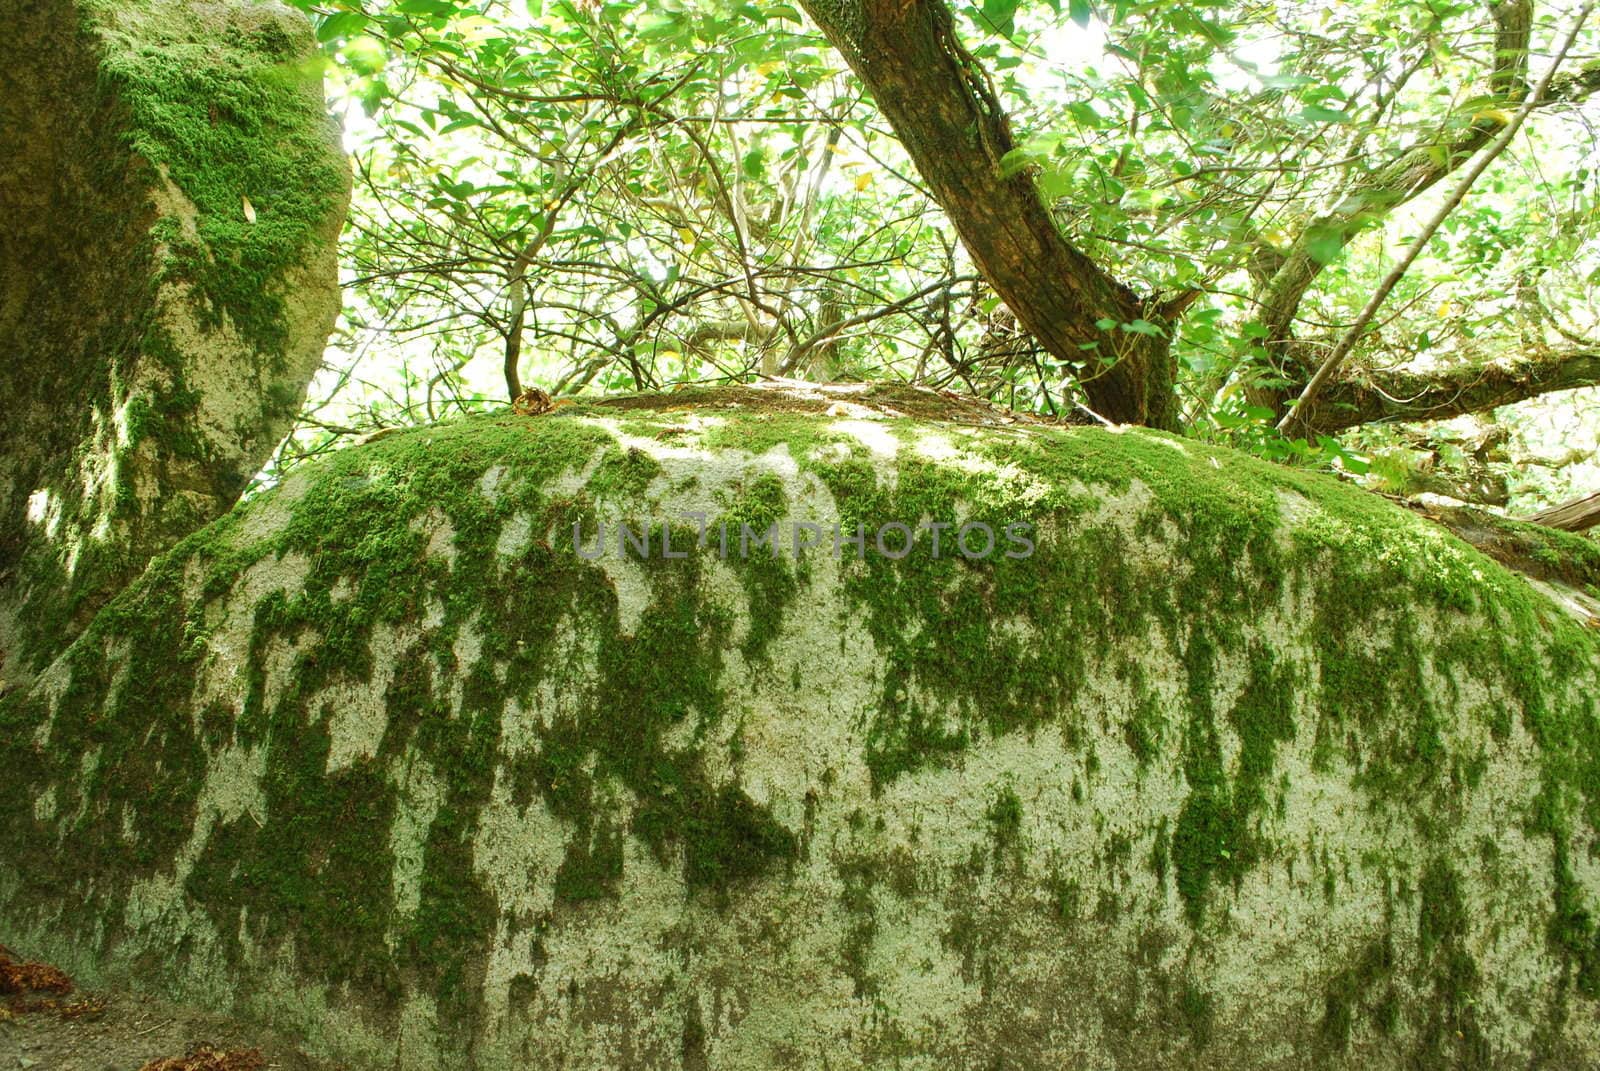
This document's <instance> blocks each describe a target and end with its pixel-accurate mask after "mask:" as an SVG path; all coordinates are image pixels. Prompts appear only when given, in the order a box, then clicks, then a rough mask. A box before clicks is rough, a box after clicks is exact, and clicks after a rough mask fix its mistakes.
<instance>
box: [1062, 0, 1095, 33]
mask: <svg viewBox="0 0 1600 1071" xmlns="http://www.w3.org/2000/svg"><path fill="white" fill-rule="evenodd" d="M1056 10H1057V11H1060V8H1057V9H1056ZM1067 17H1068V18H1070V19H1071V20H1072V21H1073V22H1076V23H1077V24H1078V25H1079V26H1082V27H1084V28H1085V29H1087V28H1088V26H1089V20H1090V19H1091V18H1093V17H1094V8H1093V7H1092V6H1091V5H1090V4H1089V0H1072V2H1071V4H1070V5H1069V6H1068V8H1067Z"/></svg>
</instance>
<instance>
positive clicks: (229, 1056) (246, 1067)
mask: <svg viewBox="0 0 1600 1071" xmlns="http://www.w3.org/2000/svg"><path fill="white" fill-rule="evenodd" d="M266 1066H267V1061H266V1060H265V1059H263V1058H262V1056H261V1050H260V1049H229V1050H228V1051H226V1052H224V1051H222V1050H221V1049H215V1048H212V1047H211V1046H210V1045H204V1044H202V1045H195V1046H192V1047H191V1048H190V1049H189V1054H188V1055H187V1056H169V1057H167V1058H165V1059H160V1060H151V1061H150V1062H149V1063H147V1064H145V1065H144V1066H143V1067H141V1068H139V1071H263V1069H264V1068H265V1067H266Z"/></svg>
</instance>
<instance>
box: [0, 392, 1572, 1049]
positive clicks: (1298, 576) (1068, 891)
mask: <svg viewBox="0 0 1600 1071" xmlns="http://www.w3.org/2000/svg"><path fill="white" fill-rule="evenodd" d="M896 412H901V413H911V414H917V415H918V416H920V417H922V418H923V419H914V418H913V417H911V416H897V415H894V414H895V413H896ZM939 416H942V417H943V419H933V418H934V417H939ZM688 514H694V515H697V516H693V517H690V516H686V515H688ZM702 518H703V521H702ZM945 523H949V524H952V525H954V526H955V527H946V528H939V529H934V528H933V527H931V525H933V524H945ZM774 524H776V525H777V526H778V540H777V541H778V543H779V545H780V548H781V549H782V550H783V553H782V554H780V555H773V554H771V553H769V552H768V546H767V544H765V543H762V544H760V545H757V543H756V541H755V537H758V536H760V535H762V534H765V533H766V532H768V531H769V529H770V527H771V526H772V525H774ZM804 524H815V525H817V526H818V527H817V528H816V529H811V528H805V527H798V528H797V527H796V526H797V525H804ZM978 524H983V525H987V526H988V527H989V529H990V530H992V531H993V532H994V533H995V534H996V537H997V538H996V542H995V545H994V547H993V548H992V549H989V550H988V552H987V553H985V552H984V551H985V549H986V540H985V539H984V538H983V530H982V529H981V528H979V527H975V526H976V525H978ZM619 525H622V526H625V527H626V529H627V532H628V533H629V535H627V536H624V535H619V531H620V529H619V528H618V526H619ZM702 525H703V528H702ZM835 525H839V526H840V529H839V531H840V533H841V535H843V536H849V535H852V534H854V532H855V531H856V526H857V525H861V526H863V530H864V536H863V541H862V544H861V547H860V549H859V550H858V549H857V546H856V545H855V544H854V543H853V542H850V541H845V542H843V543H842V546H841V547H840V550H841V553H840V554H839V555H838V556H837V557H836V556H835V554H834V553H833V549H834V548H833V532H834V526H835ZM897 525H904V526H906V529H910V530H911V534H912V535H913V537H914V538H913V539H912V541H911V543H910V546H909V552H907V553H903V554H902V551H905V550H906V549H907V547H906V529H901V528H898V527H896V526H897ZM961 525H969V526H973V527H968V528H967V529H966V530H965V532H964V533H963V531H962V529H961V527H960V526H961ZM1016 525H1021V526H1026V527H1021V528H1009V530H1008V526H1016ZM575 526H576V529H577V533H578V536H579V538H578V539H577V540H576V542H575V537H574V527H575ZM600 526H604V530H605V531H607V532H608V533H610V534H609V535H608V536H607V537H606V538H607V543H606V544H605V551H606V552H605V553H604V554H599V555H598V556H597V554H596V552H597V543H596V538H595V536H596V530H597V528H599V527H600ZM724 532H727V533H728V535H727V536H724V534H723V533H724ZM819 533H820V534H819ZM880 533H881V534H882V535H883V537H884V539H883V545H882V547H881V548H880V547H879V545H878V537H879V535H880ZM936 535H937V536H938V538H939V539H940V540H941V544H940V550H939V552H938V553H935V551H934V539H935V536H936ZM963 536H964V537H965V538H963ZM797 540H798V541H799V542H803V543H810V544H814V545H813V546H812V547H811V548H810V549H809V550H808V551H806V552H805V553H804V554H803V555H801V556H799V557H796V556H795V555H794V554H792V553H790V551H791V550H792V548H793V545H794V543H795V542H796V541H797ZM645 543H647V545H648V548H649V550H648V552H647V553H640V552H639V550H638V549H637V548H638V547H639V546H640V545H641V544H645ZM724 547H726V550H724ZM669 550H670V552H671V553H672V554H673V555H681V556H673V557H669V556H667V552H668V551H669ZM963 551H965V553H963ZM1597 678H1600V644H1597V642H1596V637H1595V635H1594V634H1593V633H1592V632H1591V631H1590V630H1587V629H1585V628H1584V627H1582V626H1581V625H1580V624H1579V623H1578V622H1577V621H1576V620H1575V619H1574V618H1573V617H1571V616H1570V615H1568V614H1566V613H1564V612H1563V611H1562V610H1561V609H1560V608H1559V607H1557V606H1556V605H1555V604H1554V603H1553V602H1551V601H1550V600H1548V599H1547V598H1545V596H1543V595H1542V594H1540V593H1539V592H1538V591H1537V590H1535V589H1534V588H1532V587H1530V586H1528V585H1527V584H1526V582H1525V581H1524V580H1523V579H1521V578H1520V577H1518V576H1515V575H1513V574H1511V573H1509V572H1507V571H1506V570H1505V569H1504V568H1503V567H1501V566H1500V565H1498V564H1496V563H1495V562H1493V561H1491V560H1490V559H1488V558H1486V557H1484V556H1482V555H1481V554H1479V553H1478V552H1476V551H1475V550H1473V549H1471V548H1469V547H1467V546H1466V545H1465V544H1463V543H1461V542H1459V541H1458V540H1456V539H1455V538H1454V537H1452V536H1450V535H1449V534H1448V533H1446V532H1444V531H1443V530H1441V529H1439V528H1437V527H1436V526H1433V525H1431V524H1429V523H1428V522H1426V521H1424V520H1422V519H1420V518H1418V517H1415V516H1412V515H1410V514H1408V513H1406V512H1405V511H1403V510H1400V509H1398V508H1396V507H1393V506H1391V505H1389V504H1387V503H1385V502H1383V501H1382V500H1380V499H1376V498H1374V497H1372V496H1368V495H1365V494H1363V493H1361V492H1357V491H1353V490H1350V489H1348V488H1344V487H1341V486H1339V485H1337V484H1335V483H1333V482H1332V481H1329V480H1325V479H1322V478H1319V477H1315V476H1307V475H1298V474H1295V473H1292V472H1288V471H1285V470H1281V469H1277V468H1273V467H1270V466H1266V465H1263V464H1260V463H1257V462H1255V461H1252V460H1250V459H1248V458H1245V457H1242V456H1239V455H1235V454H1231V453H1227V452H1223V451H1217V450H1213V449H1210V448H1207V447H1203V446H1200V445H1197V444H1194V443H1188V442H1184V441H1181V440H1179V439H1176V438H1173V437H1170V436H1165V435H1161V434H1158V433H1151V432H1143V431H1133V430H1129V431H1121V432H1117V431H1109V430H1103V429H1098V428H1082V429H1068V428H1053V427H1038V426H1023V425H998V426H996V425H987V426H980V424H979V422H978V419H977V418H976V417H975V416H973V414H971V413H969V412H967V411H966V410H964V409H961V408H959V407H955V406H946V405H945V403H943V402H941V401H940V400H939V399H938V398H937V397H936V396H932V395H925V394H921V393H918V392H910V391H903V392H893V391H890V392H883V391H881V390H880V391H876V392H866V393H861V394H857V395H835V396H832V397H821V398H820V399H819V398H818V397H816V396H814V395H802V396H796V395H794V394H790V393H785V392H772V391H766V392H760V391H741V390H726V391H720V392H701V393H684V394H677V395H670V396H665V397H660V398H647V399H631V400H626V401H623V402H620V403H616V404H609V405H605V404H595V405H583V406H572V407H567V408H563V409H559V410H557V411H556V412H554V413H552V414H549V415H546V416H541V417H533V418H526V417H515V416H509V415H508V416H505V417H499V418H484V419H475V420H468V421H463V422H460V423H455V424H449V425H444V426H440V427H434V428H428V429H420V430H415V431H411V432H407V433H403V434H396V435H393V436H390V437H388V438H385V439H382V440H380V441H377V442H374V443H372V444H369V445H367V446H365V447H360V448H356V449H352V450H349V451H346V452H344V453H342V454H339V455H337V456H335V457H333V458H331V459H330V460H328V461H326V462H323V463H320V464H318V465H315V466H311V467H307V468H306V469H304V470H302V471H300V472H299V473H297V474H296V475H295V476H294V477H293V478H291V479H290V480H289V481H288V482H287V483H286V484H285V485H284V486H282V487H280V488H278V489H276V490H274V491H272V492H269V493H267V494H264V495H262V496H260V497H258V498H256V499H254V500H253V501H251V502H250V503H248V504H247V505H246V506H245V507H243V508H240V509H238V510H236V511H234V512H233V513H231V514H229V515H228V516H226V517H224V518H223V519H222V520H220V521H218V522H217V523H215V524H213V525H211V526H209V527H207V528H205V529H203V530H202V531H200V532H198V533H196V534H195V535H193V536H191V537H189V538H188V539H186V540H185V541H184V542H183V543H181V544H180V545H179V546H178V547H177V548H176V549H174V550H173V551H172V552H171V553H169V554H166V555H164V556H162V557H160V558H158V559H157V560H156V561H155V562H154V563H153V564H152V565H151V567H150V568H149V569H148V571H147V572H146V573H145V574H144V576H143V577H142V578H141V579H140V580H139V581H138V582H137V583H136V584H135V585H134V586H132V587H131V588H130V589H129V590H127V591H126V592H125V593H124V594H122V595H121V596H119V597H118V598H117V599H116V600H115V601H113V602H112V603H111V604H110V605H109V606H107V607H106V608H105V609H104V610H103V611H102V612H101V613H100V614H99V615H98V616H97V617H96V618H95V620H94V622H93V624H92V625H91V626H90V627H89V628H88V630H87V631H86V632H85V633H84V635H83V636H82V637H81V638H80V639H79V640H78V641H77V642H76V643H75V644H74V645H73V646H72V648H71V649H70V650H69V651H68V652H67V653H66V654H65V655H64V656H63V657H62V658H61V659H59V660H58V661H57V662H56V663H54V665H52V667H51V668H50V669H49V671H48V672H47V673H45V674H44V675H42V676H41V677H40V678H39V680H38V682H37V683H36V684H35V686H34V687H33V688H32V689H30V690H29V691H28V692H27V693H26V694H18V695H13V696H11V697H9V698H8V699H6V700H4V701H3V702H0V769H4V770H6V771H7V772H8V776H7V777H6V778H4V779H0V937H3V938H4V939H5V940H6V942H7V943H8V944H11V945H13V946H17V947H19V948H20V949H22V950H24V951H27V952H30V953H34V954H42V955H48V956H50V957H52V958H54V959H55V960H57V961H58V962H61V963H62V964H63V966H66V967H67V968H68V969H71V970H74V971H77V972H80V973H82V974H84V975H85V976H86V977H89V978H95V977H111V978H117V979H122V980H128V979H132V980H134V981H136V982H137V983H139V984H143V985H147V986H157V987H160V988H161V989H163V990H165V991H167V992H168V993H169V994H172V995H175V996H177V997H180V998H183V999H188V1000H193V1001H204V1002H206V1003H207V1004H211V1005H216V1006H221V1007H226V1008H229V1009H231V1010H233V1011H234V1012H236V1013H240V1014H245V1015H254V1016H258V1017H260V1018H263V1019H267V1020H272V1021H275V1022H277V1023H279V1024H281V1025H284V1026H288V1027H291V1028H293V1029H295V1030H297V1031H301V1032H303V1033H304V1035H305V1036H306V1037H308V1038H309V1039H310V1042H311V1044H312V1045H313V1046H315V1047H318V1048H320V1049H322V1050H324V1051H326V1052H329V1053H332V1054H336V1055H338V1056H340V1057H342V1058H344V1059H346V1060H348V1061H349V1062H350V1063H351V1064H352V1065H353V1066H358V1067H368V1066H370V1067H384V1068H392V1067H402V1068H417V1069H423V1068H426V1069H430V1071H431V1069H434V1068H458V1067H462V1068H464V1067H477V1068H523V1067H567V1068H597V1069H598V1068H622V1067H627V1068H635V1067H638V1068H643V1067H653V1068H749V1069H772V1068H791V1067H792V1068H823V1067H827V1068H884V1067H905V1068H941V1069H943V1068H973V1069H978V1068H984V1069H987V1068H991V1067H1010V1068H1041V1069H1042V1068H1050V1069H1056V1068H1062V1067H1086V1068H1119V1069H1152V1071H1153V1069H1158V1068H1159V1069H1171V1068H1190V1067H1192V1068H1212V1067H1228V1068H1239V1069H1252V1068H1284V1069H1287V1068H1304V1067H1311V1066H1316V1067H1350V1068H1357V1067H1359V1068H1369V1067H1377V1068H1408V1069H1409V1068H1429V1067H1458V1066H1462V1067H1511V1066H1516V1067H1526V1066H1531V1065H1543V1066H1562V1067H1594V1066H1600V1026H1597V1023H1600V1020H1597V1018H1596V1012H1597V1006H1596V998H1597V997H1600V934H1597V931H1596V925H1595V910H1596V906H1597V903H1600V865H1597V862H1596V839H1595V834H1596V820H1597V815H1600V811H1597V805H1600V717H1597V713H1600V712H1597V710H1596V695H1597V692H1600V679H1597Z"/></svg>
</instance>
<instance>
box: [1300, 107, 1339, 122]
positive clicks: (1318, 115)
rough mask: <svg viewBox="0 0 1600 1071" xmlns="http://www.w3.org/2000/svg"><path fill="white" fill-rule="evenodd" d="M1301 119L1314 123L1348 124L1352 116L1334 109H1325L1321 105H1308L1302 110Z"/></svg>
mask: <svg viewBox="0 0 1600 1071" xmlns="http://www.w3.org/2000/svg"><path fill="white" fill-rule="evenodd" d="M1300 118H1302V119H1306V120H1309V121H1310V122H1313V123H1348V122H1349V121H1350V116H1349V115H1348V114H1347V113H1345V112H1341V111H1335V110H1334V109H1332V108H1324V107H1323V106H1322V105H1320V104H1307V105H1306V106H1305V107H1304V108H1301V109H1300Z"/></svg>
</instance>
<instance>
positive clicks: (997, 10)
mask: <svg viewBox="0 0 1600 1071" xmlns="http://www.w3.org/2000/svg"><path fill="white" fill-rule="evenodd" d="M1021 6H1022V0H983V17H984V18H985V19H987V20H988V22H989V24H990V25H991V26H993V27H994V28H995V29H996V30H999V31H1000V32H1001V33H1002V34H1004V35H1005V36H1007V37H1010V36H1011V35H1012V34H1014V33H1016V32H1017V27H1016V18H1017V8H1019V7H1021Z"/></svg>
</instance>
